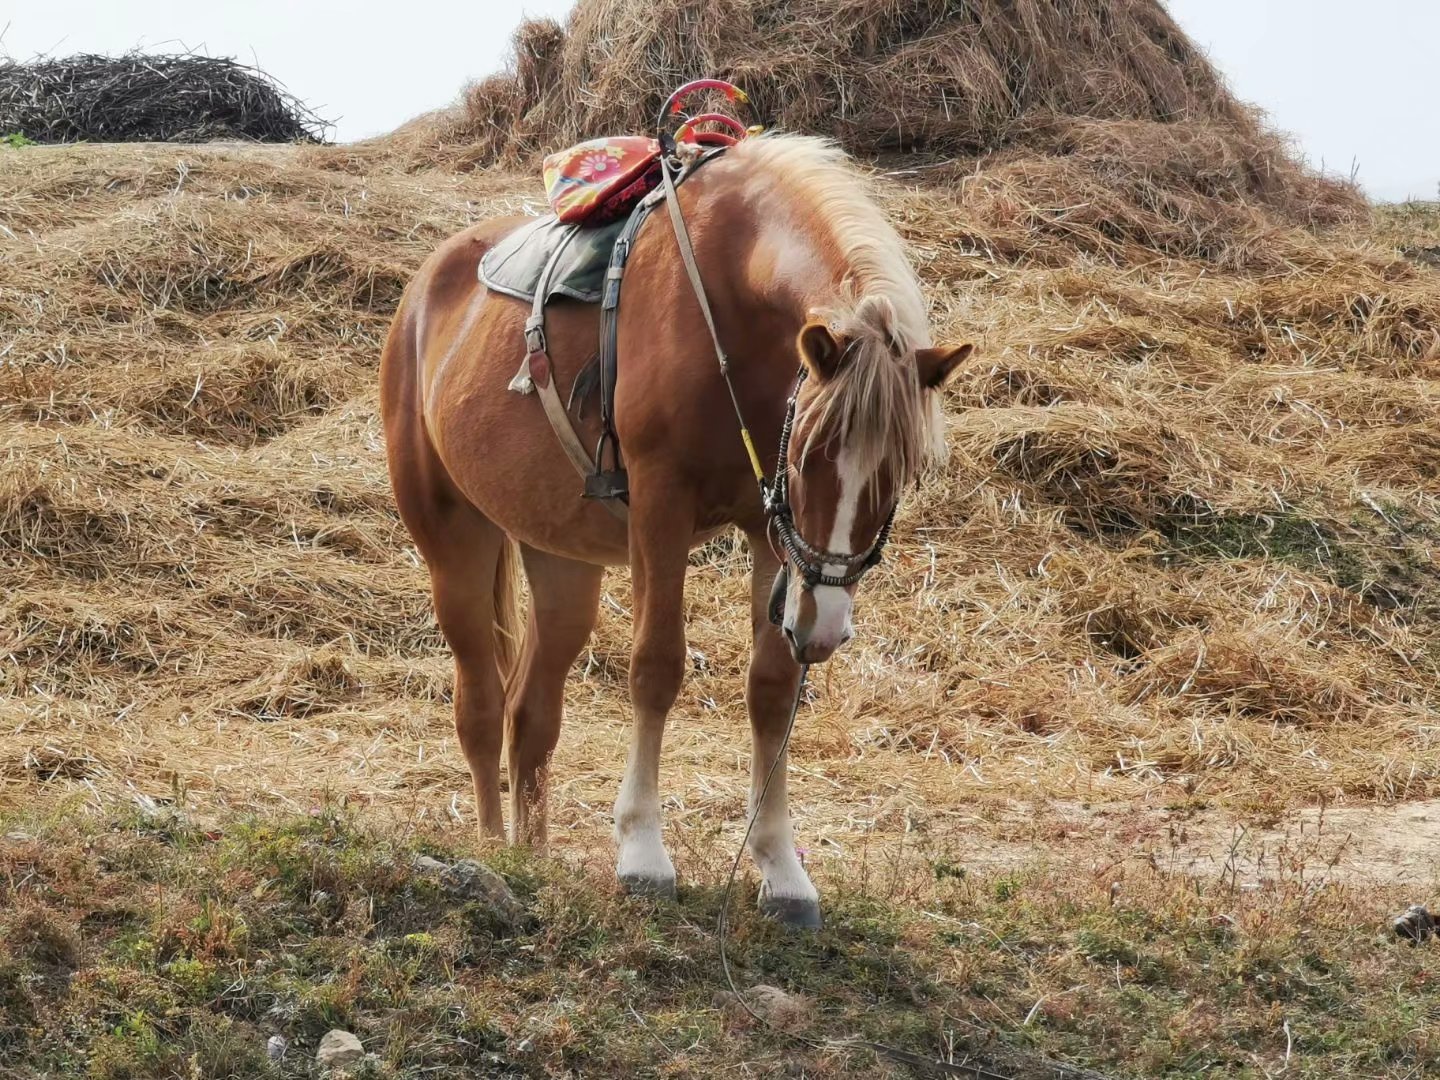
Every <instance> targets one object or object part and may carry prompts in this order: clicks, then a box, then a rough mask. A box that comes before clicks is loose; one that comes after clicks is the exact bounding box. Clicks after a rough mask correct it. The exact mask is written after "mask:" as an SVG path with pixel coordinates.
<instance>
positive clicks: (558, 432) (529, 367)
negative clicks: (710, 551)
mask: <svg viewBox="0 0 1440 1080" xmlns="http://www.w3.org/2000/svg"><path fill="white" fill-rule="evenodd" d="M574 236H575V230H574V229H572V230H571V231H570V233H569V234H568V235H567V236H566V237H565V240H564V241H563V242H562V243H560V244H557V245H556V247H555V251H554V252H553V253H552V254H551V256H550V258H549V259H548V260H547V261H546V263H545V269H544V270H543V271H542V272H541V274H540V280H539V281H538V282H537V283H536V285H535V300H534V302H533V304H532V305H531V308H530V317H529V318H528V319H526V320H525V349H526V353H525V359H524V360H523V361H522V362H521V364H520V370H519V372H517V373H516V375H515V378H514V379H512V380H511V382H510V386H511V388H512V389H517V390H520V392H521V393H524V392H525V388H526V387H527V386H528V388H530V389H533V390H534V391H535V392H536V393H537V394H538V395H539V397H540V404H541V406H542V407H543V408H544V410H545V418H546V419H547V420H549V421H550V427H551V428H552V429H554V431H555V437H556V438H557V439H559V440H560V447H561V449H563V450H564V451H565V456H566V457H568V458H569V459H570V464H572V465H574V466H575V471H576V472H578V473H579V474H580V476H581V479H584V478H585V477H587V476H589V475H590V474H591V473H592V472H594V471H595V462H594V461H593V460H591V457H590V454H589V452H588V451H586V449H585V446H584V444H582V443H581V442H580V436H579V435H577V434H576V433H575V426H574V425H573V424H572V423H571V422H570V415H569V414H568V413H567V412H566V411H565V403H564V402H562V401H561V400H560V394H559V392H558V391H557V390H556V389H555V365H554V364H553V363H551V361H550V353H549V352H548V350H547V343H546V341H545V300H546V298H547V296H548V295H549V292H550V279H551V277H552V276H554V272H555V267H556V266H557V265H559V262H560V256H561V255H562V254H564V252H565V249H566V248H567V247H569V246H570V241H571V239H573V238H574ZM601 502H602V503H604V505H605V509H607V510H609V511H610V513H612V514H614V515H615V517H617V518H619V519H620V520H621V521H622V522H623V521H629V519H630V511H629V508H628V507H627V506H625V504H624V503H621V502H618V501H617V500H615V499H602V500H601Z"/></svg>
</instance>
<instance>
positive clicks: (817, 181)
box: [731, 134, 944, 491]
mask: <svg viewBox="0 0 1440 1080" xmlns="http://www.w3.org/2000/svg"><path fill="white" fill-rule="evenodd" d="M731 153H732V154H733V155H734V156H735V157H737V158H741V159H743V160H744V162H745V167H746V169H747V170H750V171H753V172H754V173H756V174H760V175H764V174H769V175H771V176H774V177H776V178H777V179H778V180H779V182H780V183H782V184H783V185H784V188H785V190H786V193H787V194H788V195H790V196H791V197H792V198H794V199H796V200H798V201H803V202H804V203H805V204H806V209H808V211H809V216H810V217H811V218H813V220H814V221H816V222H818V223H819V224H820V227H821V228H823V229H824V230H826V232H827V233H828V234H829V236H830V238H831V240H832V242H833V244H834V247H835V250H836V251H837V252H838V253H839V256H840V258H841V259H842V260H843V262H844V266H845V271H844V274H843V278H842V285H841V288H840V289H839V290H837V291H836V292H835V294H834V295H830V296H823V297H814V298H812V304H811V307H812V310H811V311H810V312H809V315H810V316H811V317H819V318H822V319H824V320H825V321H826V322H827V324H828V325H829V326H830V329H831V332H832V333H834V334H835V335H836V337H837V338H839V339H840V340H841V341H842V342H843V343H844V344H845V345H846V347H847V358H846V361H845V363H844V364H843V365H842V366H841V368H840V370H839V372H838V373H837V374H836V376H835V377H834V378H832V379H828V380H826V381H825V382H823V383H820V384H818V385H816V386H815V387H814V388H813V390H811V391H810V392H809V394H810V396H809V397H808V398H807V404H806V409H805V414H806V425H805V426H806V429H807V435H806V438H805V441H804V444H803V450H804V452H805V453H809V451H810V450H811V449H814V448H815V447H817V446H818V445H821V444H825V443H829V442H831V441H832V440H834V441H835V442H836V445H837V446H843V447H844V448H845V450H846V452H847V453H848V454H851V455H854V456H855V458H856V460H857V464H858V466H859V467H860V468H861V469H862V470H864V471H865V472H866V473H867V474H875V473H878V472H880V470H882V469H883V470H885V471H886V473H887V474H888V478H889V480H890V481H891V483H892V485H893V486H894V488H895V490H896V491H898V490H899V488H900V487H902V486H903V485H904V484H905V483H907V482H908V481H909V480H911V479H912V478H913V477H915V476H916V475H917V474H918V473H919V472H920V471H921V470H922V469H924V468H925V467H926V466H927V465H929V464H931V463H932V462H933V461H935V460H937V459H939V458H941V457H943V455H944V439H943V436H942V434H941V416H940V405H939V400H938V395H936V394H930V393H926V392H925V390H924V388H923V387H921V386H920V383H919V379H918V372H917V369H916V365H915V355H914V354H915V350H916V349H920V348H925V347H927V346H929V345H930V343H931V342H930V328H929V320H928V318H927V312H926V305H925V297H924V295H923V294H922V293H921V291H920V282H919V279H918V278H917V277H916V275H915V271H914V269H913V268H912V267H911V265H910V261H909V259H908V258H907V257H906V253H905V245H904V243H903V242H902V241H901V239H900V236H899V234H898V233H897V232H896V231H895V229H894V227H893V226H892V225H891V224H890V222H889V220H888V219H887V218H886V217H885V215H884V213H883V212H882V211H881V210H880V207H879V205H878V203H877V202H876V201H875V199H874V195H873V185H872V183H871V181H870V178H869V177H868V176H866V175H865V174H864V173H863V172H861V171H860V169H859V168H857V167H856V166H855V165H854V164H853V163H852V162H851V160H850V158H849V157H848V156H847V155H846V154H845V152H844V151H843V150H841V149H840V148H839V147H838V146H836V145H835V144H834V143H832V142H830V141H828V140H825V139H819V138H815V137H813V136H809V135H788V134H785V135H769V134H767V135H761V136H758V137H754V138H750V139H746V140H744V141H742V142H741V143H739V144H738V145H737V146H736V147H735V149H734V150H733V151H731Z"/></svg>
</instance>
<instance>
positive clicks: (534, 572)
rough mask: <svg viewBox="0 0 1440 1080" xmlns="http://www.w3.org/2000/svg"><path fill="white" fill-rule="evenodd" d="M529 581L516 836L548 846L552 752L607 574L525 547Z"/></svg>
mask: <svg viewBox="0 0 1440 1080" xmlns="http://www.w3.org/2000/svg"><path fill="white" fill-rule="evenodd" d="M520 553H521V558H522V559H523V560H524V563H525V576H526V578H527V579H528V580H529V582H530V620H529V623H528V624H527V626H526V629H525V645H524V649H523V650H522V652H521V653H520V662H519V666H518V667H517V668H516V672H515V678H514V680H513V681H512V682H511V684H510V693H509V703H508V715H507V717H506V734H507V737H508V740H509V758H510V800H511V814H510V838H511V840H512V841H513V842H515V843H517V844H530V845H532V846H534V847H536V848H539V849H543V848H544V846H545V839H546V836H545V833H546V812H547V809H548V808H547V801H548V797H549V792H548V790H547V787H548V783H547V782H548V778H549V772H550V755H551V754H552V753H553V752H554V750H555V743H556V741H557V740H558V739H559V737H560V719H561V714H562V713H563V711H564V707H565V676H566V674H567V673H568V672H569V671H570V665H571V664H572V663H574V661H575V657H576V656H578V655H579V654H580V650H581V649H583V648H584V647H585V642H586V641H587V640H588V639H589V637H590V631H591V630H592V629H594V627H595V614H596V611H597V610H598V609H599V606H600V582H601V579H602V578H603V577H604V573H605V571H604V569H603V568H601V567H599V566H592V565H590V564H589V563H582V562H575V561H574V560H572V559H563V558H560V557H559V556H557V555H550V554H547V553H545V552H542V551H537V550H536V549H534V548H531V547H522V548H521V549H520Z"/></svg>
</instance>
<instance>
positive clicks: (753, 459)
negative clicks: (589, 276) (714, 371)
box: [660, 84, 899, 626]
mask: <svg viewBox="0 0 1440 1080" xmlns="http://www.w3.org/2000/svg"><path fill="white" fill-rule="evenodd" d="M691 85H699V84H691ZM720 85H721V86H723V85H726V84H720ZM732 89H733V88H732ZM686 92H688V89H687V90H686ZM680 93H681V91H677V92H676V95H679V94H680ZM676 95H672V97H671V100H670V101H668V102H667V103H666V105H665V108H663V109H662V110H661V114H660V115H661V119H662V122H663V120H664V118H665V117H666V116H667V115H668V114H670V113H673V112H675V109H676V106H677V105H678V97H677V96H676ZM672 103H674V104H672ZM661 145H662V147H665V149H666V152H665V153H662V155H661V158H660V173H661V183H662V184H663V186H664V191H665V205H666V207H667V208H668V209H669V212H670V222H671V224H672V225H673V226H674V229H675V241H676V244H677V245H678V246H679V248H680V260H681V261H682V262H683V263H684V264H685V273H686V275H687V276H688V277H689V279H690V286H691V288H692V289H694V291H695V299H696V301H698V302H699V304H700V314H701V315H703V316H704V318H705V326H706V328H707V329H708V330H709V331H710V342H711V344H712V345H713V346H714V348H715V359H716V360H717V361H718V362H719V364H720V376H721V378H723V379H724V380H725V388H726V389H727V390H728V391H729V392H730V404H731V406H732V407H733V408H734V410H735V419H736V421H737V422H738V423H739V425H740V439H741V441H742V442H744V444H745V453H746V455H747V456H748V457H749V458H750V468H751V470H752V471H753V472H754V473H755V482H756V483H757V484H759V486H760V501H761V504H762V505H763V506H764V508H765V516H766V518H767V519H768V524H769V526H771V527H773V528H774V530H775V535H776V536H777V537H778V538H779V540H780V545H781V547H783V548H784V549H785V559H784V560H783V561H782V563H781V566H780V571H779V573H778V574H776V575H775V584H774V586H772V588H771V590H770V604H769V607H768V613H769V617H770V621H771V622H772V623H774V624H775V625H776V626H779V625H780V623H781V622H782V620H783V617H784V597H785V593H786V590H787V589H788V588H789V583H790V568H791V566H793V567H794V568H795V570H796V571H797V572H798V573H799V574H800V577H801V579H802V580H803V581H804V584H805V588H806V589H814V588H815V587H816V586H819V585H831V586H835V587H838V588H847V587H849V586H851V585H854V584H855V583H856V582H858V581H859V580H860V579H861V578H862V577H863V576H864V575H865V573H866V572H867V571H868V570H870V569H871V568H872V567H874V566H875V565H877V564H878V563H879V562H880V558H881V555H882V554H883V552H884V550H885V544H886V542H887V541H888V540H889V539H890V529H891V526H893V525H894V523H895V510H896V508H897V506H898V505H899V504H898V501H897V503H895V504H893V505H892V506H891V507H890V513H889V515H888V516H887V517H886V518H885V524H884V525H882V526H881V527H880V532H879V533H878V534H877V535H876V537H875V539H874V541H873V542H872V543H871V544H870V546H869V547H867V548H866V549H865V550H864V551H861V552H856V553H853V554H851V553H842V552H837V551H826V550H825V549H823V548H817V547H816V546H815V545H814V544H811V543H810V542H809V541H807V540H806V539H805V538H804V537H803V536H801V535H800V530H799V528H798V527H797V525H796V522H795V511H794V508H793V507H792V506H791V505H790V480H789V461H788V459H789V452H790V433H791V431H792V430H793V429H794V427H795V410H796V408H797V406H798V404H799V401H800V388H801V387H802V386H803V385H804V383H805V375H806V370H807V369H806V367H805V365H804V364H801V365H800V370H799V373H798V374H797V375H796V376H795V389H794V390H793V391H791V394H790V400H789V402H788V403H787V404H786V408H785V424H784V426H783V427H782V428H781V429H780V452H779V456H778V457H777V459H776V462H775V479H774V480H773V481H771V480H769V479H767V478H766V476H765V469H764V467H763V466H762V465H761V464H760V455H759V454H757V453H756V452H755V441H754V440H753V439H752V438H751V437H750V428H749V426H748V425H747V424H746V423H745V414H744V411H743V410H742V409H741V408H740V397H739V395H738V394H736V392H735V384H734V382H733V381H732V380H731V378H730V358H729V357H728V356H727V355H726V354H725V348H724V346H722V345H721V344H720V334H719V331H717V330H716V328H715V317H714V315H713V314H712V313H711V311H710V301H709V298H708V297H707V296H706V295H705V284H704V282H703V281H702V280H701V277H700V266H699V264H698V263H697V262H696V261H695V249H694V247H693V246H692V245H691V243H690V231H689V229H687V228H686V227H685V217H684V215H683V214H681V212H680V200H679V198H678V197H677V196H676V194H675V182H676V176H677V175H679V174H680V173H681V172H683V169H684V166H683V164H682V163H681V162H680V161H679V159H678V155H677V154H675V153H674V152H672V151H673V147H674V142H673V139H672V140H671V141H670V142H669V144H668V145H667V142H666V136H664V135H663V133H662V136H661ZM827 565H830V566H836V565H838V566H840V567H842V568H843V569H844V573H841V574H830V573H827V572H826V570H825V567H826V566H827Z"/></svg>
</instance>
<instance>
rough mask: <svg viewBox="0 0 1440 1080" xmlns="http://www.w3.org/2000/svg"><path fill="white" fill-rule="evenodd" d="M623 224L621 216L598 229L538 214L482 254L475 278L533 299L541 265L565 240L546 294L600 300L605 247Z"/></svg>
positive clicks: (606, 262)
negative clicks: (534, 218)
mask: <svg viewBox="0 0 1440 1080" xmlns="http://www.w3.org/2000/svg"><path fill="white" fill-rule="evenodd" d="M623 228H625V219H624V218H623V217H622V218H620V220H618V221H614V222H611V223H610V224H608V225H604V226H601V227H600V228H582V227H581V226H579V225H572V224H568V223H566V222H563V221H559V220H558V219H556V218H555V217H554V215H547V216H546V217H542V218H537V219H536V220H535V221H533V222H530V223H528V224H525V225H521V226H520V227H519V228H518V229H515V230H514V231H513V232H511V233H510V234H509V235H508V236H506V237H505V238H504V239H503V240H501V241H500V242H499V243H497V244H496V245H495V246H494V247H492V248H491V249H490V250H489V251H487V252H486V253H485V254H484V255H482V256H481V258H480V280H481V281H482V282H483V283H484V285H485V287H486V288H487V289H490V290H492V291H493V292H498V293H504V294H505V295H506V296H513V297H515V298H516V299H517V300H525V301H527V302H532V303H533V302H534V300H535V290H536V288H537V287H538V286H539V284H540V275H541V274H542V273H544V271H545V264H546V263H547V262H549V261H550V256H551V255H553V254H554V253H555V249H556V248H557V247H558V246H560V245H561V244H566V245H567V246H566V248H565V251H564V253H563V254H562V255H561V256H560V261H559V262H558V263H557V264H556V265H555V273H554V276H553V277H552V278H551V279H550V290H549V293H548V295H547V296H546V297H545V299H546V300H549V299H550V298H551V297H553V296H568V297H569V298H570V299H571V300H579V301H580V302H581V303H584V304H595V303H599V301H600V294H601V290H602V289H603V288H604V285H605V270H606V268H607V267H608V266H609V263H610V251H611V249H612V248H614V246H615V240H616V238H617V237H618V236H619V235H620V231H621V230H622V229H623Z"/></svg>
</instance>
